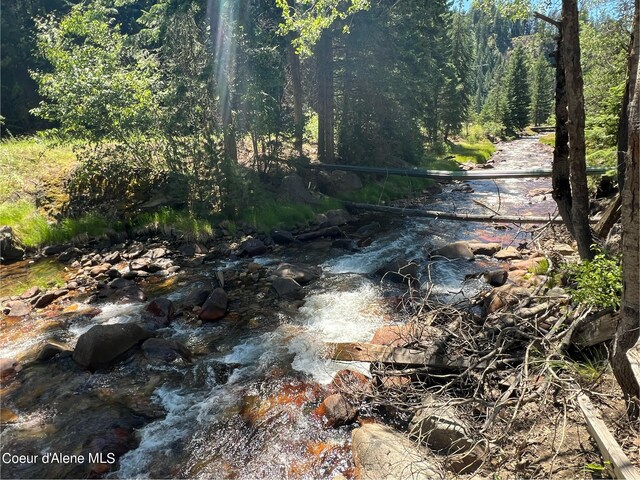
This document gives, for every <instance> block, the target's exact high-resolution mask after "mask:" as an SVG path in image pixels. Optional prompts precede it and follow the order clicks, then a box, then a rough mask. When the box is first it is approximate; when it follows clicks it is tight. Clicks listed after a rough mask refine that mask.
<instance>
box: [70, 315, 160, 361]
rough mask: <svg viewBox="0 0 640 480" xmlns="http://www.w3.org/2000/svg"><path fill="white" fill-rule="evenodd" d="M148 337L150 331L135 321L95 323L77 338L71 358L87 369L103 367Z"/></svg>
mask: <svg viewBox="0 0 640 480" xmlns="http://www.w3.org/2000/svg"><path fill="white" fill-rule="evenodd" d="M149 337H151V333H149V332H147V331H146V330H144V329H143V328H142V327H140V326H139V325H136V324H135V323H118V324H113V325H95V326H93V327H91V329H89V331H88V332H85V333H83V334H82V335H80V338H78V343H77V344H76V348H75V350H74V351H73V359H74V360H75V361H76V363H78V364H79V365H80V366H82V367H84V368H87V369H89V370H96V369H98V368H105V367H108V366H109V365H111V364H112V363H114V362H115V361H116V360H117V359H118V358H119V357H120V356H121V355H123V354H124V353H126V352H127V351H128V350H129V349H131V348H132V347H135V346H136V345H138V344H139V343H140V342H142V341H144V340H146V339H147V338H149Z"/></svg>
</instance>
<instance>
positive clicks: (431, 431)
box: [409, 396, 486, 473]
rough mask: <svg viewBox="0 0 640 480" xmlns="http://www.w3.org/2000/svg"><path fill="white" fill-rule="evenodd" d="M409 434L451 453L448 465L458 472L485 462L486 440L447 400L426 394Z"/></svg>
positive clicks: (472, 468) (466, 471) (464, 471)
mask: <svg viewBox="0 0 640 480" xmlns="http://www.w3.org/2000/svg"><path fill="white" fill-rule="evenodd" d="M409 434H410V435H411V436H412V437H414V438H416V439H417V441H418V442H420V443H423V444H425V445H428V446H429V447H430V448H431V449H433V450H435V451H437V452H438V453H443V454H446V455H448V457H447V460H446V463H445V465H446V467H447V468H449V469H451V470H453V471H454V472H456V473H472V472H474V471H475V470H477V469H478V468H479V467H480V465H482V460H483V458H484V457H485V455H486V448H484V447H483V446H486V442H485V441H482V440H480V441H478V439H476V438H473V437H472V436H471V434H470V430H469V428H468V427H467V425H466V424H465V423H464V422H463V421H462V420H461V419H460V418H459V417H458V416H457V414H456V412H455V409H454V408H453V407H450V406H448V405H446V403H443V402H438V401H436V400H435V399H434V398H433V397H432V396H427V397H426V398H425V399H424V401H423V407H422V408H421V409H419V410H418V411H417V412H416V414H415V415H414V417H413V419H412V420H411V423H410V425H409Z"/></svg>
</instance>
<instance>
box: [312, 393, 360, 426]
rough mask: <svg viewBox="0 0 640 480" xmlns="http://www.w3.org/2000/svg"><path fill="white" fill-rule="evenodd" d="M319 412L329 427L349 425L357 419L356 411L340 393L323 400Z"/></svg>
mask: <svg viewBox="0 0 640 480" xmlns="http://www.w3.org/2000/svg"><path fill="white" fill-rule="evenodd" d="M321 410H322V412H323V415H324V417H325V419H326V422H327V425H328V426H329V427H339V426H340V425H349V424H350V423H353V422H354V421H355V420H356V418H358V409H357V408H356V407H355V406H354V405H352V404H351V403H349V401H348V400H347V399H346V398H345V397H344V396H343V395H342V394H340V393H334V394H333V395H329V396H328V397H327V398H325V399H324V401H323V402H322V409H321Z"/></svg>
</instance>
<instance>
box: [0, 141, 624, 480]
mask: <svg viewBox="0 0 640 480" xmlns="http://www.w3.org/2000/svg"><path fill="white" fill-rule="evenodd" d="M549 159H550V157H549V151H548V150H546V149H545V148H544V147H543V146H540V145H539V144H538V143H537V142H536V141H535V139H534V140H531V139H526V140H522V141H519V142H514V144H512V145H508V146H507V147H505V149H504V153H503V155H502V157H501V156H497V157H496V160H494V162H495V166H496V168H499V167H500V165H501V164H506V165H507V166H508V168H514V167H517V165H518V164H519V163H518V162H520V163H522V162H527V163H529V164H531V163H532V162H534V163H535V162H538V163H540V162H543V163H544V162H548V161H549ZM548 183H549V181H548V180H544V179H542V180H536V181H534V182H530V181H527V180H524V181H523V180H510V181H508V182H505V183H504V184H501V185H500V187H498V186H497V185H496V184H491V183H482V182H470V183H462V184H450V185H445V186H444V187H443V191H442V192H441V193H438V194H435V196H434V194H430V195H429V196H428V197H426V198H423V199H420V200H415V201H414V204H419V205H424V204H430V205H433V204H434V203H435V204H439V205H440V206H443V208H444V207H446V208H449V209H468V210H474V209H483V210H485V209H486V208H487V204H491V205H492V208H495V209H498V210H505V211H509V209H511V211H512V210H513V209H515V210H516V211H517V213H518V214H524V213H532V214H540V213H547V212H550V211H552V210H553V201H552V200H551V198H550V196H549V194H548V191H549V185H548ZM498 188H499V191H500V195H499V199H498V200H496V191H497V189H498ZM472 199H473V200H476V201H475V202H474V201H472ZM478 202H479V203H478ZM41 253H42V255H43V256H44V257H45V260H35V261H36V262H49V263H52V264H54V265H56V272H59V273H58V275H59V276H58V284H57V285H55V286H53V287H51V288H42V287H33V288H25V291H23V292H21V294H20V295H14V296H11V297H10V298H4V299H2V307H3V313H2V318H1V322H2V340H1V342H2V351H3V353H2V357H5V358H3V359H2V364H1V365H0V366H1V369H2V391H1V393H2V412H1V413H2V415H1V420H2V425H3V429H2V434H1V443H2V450H3V452H10V453H12V454H15V455H27V456H31V457H32V458H36V459H39V461H33V462H30V461H26V462H19V461H17V462H12V461H9V462H5V463H3V465H2V476H3V477H5V478H8V477H15V478H38V477H47V478H60V477H67V478H69V477H76V478H77V477H82V478H86V477H92V478H102V477H108V478H122V477H126V478H130V477H151V478H167V477H190V478H191V477H205V478H274V479H275V478H339V477H340V476H344V477H347V478H352V477H354V476H355V477H358V478H435V477H438V476H439V477H442V478H444V477H447V476H451V475H457V474H460V473H462V474H468V473H469V474H470V473H472V472H475V471H477V472H479V473H484V474H488V473H489V472H506V473H507V474H508V475H523V476H536V475H540V474H541V473H542V474H543V476H548V475H551V474H554V475H555V474H557V475H567V474H569V475H571V476H576V472H577V473H578V474H580V473H584V472H583V470H580V467H581V465H583V464H585V463H588V462H591V461H593V462H596V461H597V460H598V456H597V453H596V449H595V448H594V447H593V445H589V444H588V443H589V442H588V434H586V432H585V431H584V427H580V423H579V421H578V420H579V419H578V418H577V416H576V415H575V411H573V413H571V412H570V413H569V414H567V403H566V401H565V397H562V398H561V399H560V400H558V401H559V402H560V403H559V404H558V405H564V410H563V409H562V407H558V406H557V405H556V408H559V410H558V411H560V412H562V411H564V417H557V416H555V417H553V415H552V413H551V412H550V411H546V410H545V409H544V408H543V406H544V405H547V401H546V400H545V399H546V398H547V396H548V395H551V394H552V393H550V392H553V387H559V386H561V385H563V384H562V382H560V381H558V382H551V383H550V384H549V383H548V382H546V383H545V382H543V381H542V378H543V377H544V378H546V375H547V374H548V373H549V372H548V371H546V370H544V369H541V368H538V367H539V365H537V366H536V367H535V369H534V370H535V372H536V373H537V375H539V377H540V379H539V380H538V381H537V384H536V383H535V381H534V382H533V383H532V381H531V377H532V375H531V372H528V371H526V368H525V369H523V367H522V365H526V366H527V368H533V366H532V364H531V363H530V362H529V361H528V360H527V361H525V362H523V360H522V357H523V355H525V354H528V352H529V349H528V347H527V345H528V343H527V342H525V341H523V339H525V340H526V338H527V336H529V337H532V336H534V335H535V336H536V338H538V337H540V338H542V339H544V338H547V336H549V338H551V336H553V335H554V334H555V333H556V331H557V330H558V326H559V325H561V322H560V320H561V316H562V315H561V313H562V314H564V312H565V311H566V309H568V308H570V304H569V299H568V296H567V294H566V292H565V291H564V290H563V289H562V288H560V287H551V286H550V285H548V284H546V281H547V280H548V278H547V275H546V274H547V273H548V272H547V268H543V267H542V266H543V265H549V262H551V264H552V265H554V264H557V263H558V262H561V261H567V259H569V261H570V259H571V258H573V257H575V252H574V249H573V248H572V246H570V245H566V244H564V243H562V242H560V243H559V242H558V241H557V240H553V239H548V238H540V239H538V240H536V241H534V237H532V235H531V234H530V233H527V232H521V231H519V230H517V229H515V228H514V227H513V226H505V225H478V224H459V223H456V222H445V221H438V220H429V221H427V220H424V221H415V220H405V219H401V218H389V217H384V216H372V215H360V216H354V215H352V214H349V213H347V212H345V211H342V210H338V211H334V212H329V213H328V214H327V215H323V216H319V217H318V218H317V221H316V223H315V225H314V227H313V228H309V229H306V230H300V231H293V232H285V231H282V232H272V234H271V235H258V234H256V233H255V232H252V231H250V230H247V231H246V232H241V234H240V235H238V236H236V237H231V236H229V235H225V234H224V233H221V234H220V235H219V236H218V237H214V238H212V239H211V240H210V241H208V242H204V243H198V242H193V241H184V239H176V238H172V237H171V236H167V235H158V234H157V232H147V233H144V232H143V233H142V235H139V236H138V237H136V238H135V239H133V240H132V239H127V238H123V237H114V238H104V239H100V240H96V241H95V242H93V244H89V245H84V246H72V245H65V246H52V247H48V248H47V249H45V250H44V251H43V252H41ZM29 261H33V260H29ZM545 262H546V263H545ZM60 265H62V266H63V269H62V270H60V269H59V268H58V266H60ZM2 268H3V273H2V275H3V277H5V278H12V276H13V275H15V278H18V277H19V275H20V274H21V272H22V271H24V270H25V265H24V264H14V265H12V266H3V267H2ZM540 305H543V307H540ZM515 326H520V327H521V328H514V327H515ZM486 332H491V335H486ZM501 332H502V333H501ZM514 332H515V333H514ZM483 335H485V337H482V336H483ZM470 339H471V340H470ZM503 339H504V340H508V341H505V342H502V340H503ZM463 340H464V341H463ZM497 340H500V341H497ZM353 342H364V343H366V344H367V345H380V346H386V347H394V348H395V347H399V348H407V349H413V350H417V351H418V352H423V353H424V352H425V351H430V350H429V349H430V348H433V347H435V348H439V349H440V350H441V351H440V353H446V354H447V355H459V356H461V357H464V358H466V359H467V360H469V361H471V362H473V361H477V362H476V364H475V367H477V366H478V365H481V364H480V362H485V363H484V364H482V365H481V366H482V368H481V369H480V371H478V369H477V368H475V367H474V368H463V369H462V370H460V369H457V370H455V369H454V370H453V371H452V370H451V369H447V368H444V369H443V368H441V367H442V365H436V367H435V368H433V367H430V368H426V367H425V366H424V365H422V366H421V365H404V366H402V367H398V366H394V365H393V363H391V364H390V363H385V362H377V361H374V362H371V361H366V362H361V361H358V362H354V361H348V362H345V361H333V360H331V359H330V357H331V356H332V353H331V352H330V351H328V349H327V345H328V344H336V343H353ZM469 345H471V346H473V347H474V348H476V350H475V353H471V352H472V349H471V348H470V347H469ZM443 348H444V349H445V350H442V349H443ZM496 349H501V350H500V351H499V352H498V353H497V354H496V353H495V351H496ZM490 354H494V355H493V356H491V355H490ZM483 355H484V356H486V357H487V358H483ZM343 360H344V359H343ZM350 360H357V359H355V358H354V359H350ZM494 361H499V362H501V363H499V365H498V364H495V363H491V362H494ZM465 365H466V364H465ZM468 365H471V364H468ZM496 365H498V367H499V368H498V367H496ZM474 382H475V384H474ZM543 385H544V388H542V386H543ZM607 385H608V386H607V387H606V388H609V387H610V385H609V384H607ZM532 391H533V392H538V394H536V396H532V395H531V392H532ZM556 395H557V392H556ZM465 396H466V398H468V399H469V401H467V402H464V401H460V398H465ZM474 398H475V399H476V400H477V401H476V402H474V401H473V399H474ZM427 399H430V400H429V401H427ZM563 402H565V403H563ZM611 408H612V409H613V410H614V411H616V409H619V405H618V404H613V403H612V406H611ZM514 412H516V413H518V415H515V414H514ZM522 412H525V417H524V419H522V417H521V416H520V414H521V413H522ZM511 414H514V418H513V419H511V420H510V417H509V415H511ZM545 415H546V416H549V417H553V418H554V420H552V421H551V420H550V418H545V419H544V422H545V423H544V424H543V425H542V426H538V427H537V428H536V427H535V425H534V423H535V422H534V420H535V419H543V417H545ZM563 418H564V423H565V425H564V427H565V429H564V430H562V432H566V431H567V428H569V429H571V428H575V432H579V435H578V437H579V438H581V439H583V440H584V442H582V440H580V441H579V442H578V443H576V441H575V437H574V436H572V438H571V440H567V441H565V440H563V441H562V442H561V443H560V447H558V443H557V440H556V437H555V436H554V433H553V428H552V427H554V426H555V427H557V424H558V419H561V420H562V419H563ZM514 419H515V420H514ZM527 422H533V423H527ZM385 425H386V426H385ZM443 425H444V426H443ZM354 427H356V428H355V429H354ZM392 427H393V428H392ZM507 427H508V428H510V429H512V431H513V432H517V434H514V437H513V438H511V439H509V438H504V436H503V435H501V434H500V430H501V429H505V428H507ZM580 428H581V430H580ZM527 429H528V431H529V432H531V434H530V435H529V437H528V438H527V435H523V434H522V432H526V431H527ZM545 429H547V430H545ZM555 431H556V433H557V432H558V431H559V430H557V428H556V430H555ZM401 432H409V433H411V435H412V436H413V438H414V440H416V439H417V440H418V443H423V444H424V445H423V446H420V447H418V446H417V445H416V443H415V442H411V441H409V440H407V438H406V436H403V433H401ZM563 435H564V433H563ZM569 435H573V434H572V433H570V432H569ZM580 435H582V437H580ZM563 438H564V437H563ZM514 439H515V440H517V441H514ZM407 442H409V443H407ZM522 442H524V443H522ZM427 446H429V447H430V448H427ZM51 452H61V453H63V454H68V455H75V456H76V457H74V460H75V461H71V462H50V463H44V462H43V461H42V458H43V455H45V454H47V453H51ZM434 452H436V453H434ZM549 452H551V453H549ZM96 454H102V457H96ZM545 455H548V457H549V458H546V459H545V458H543V457H544V456H545ZM558 455H562V456H563V457H562V458H561V459H560V460H556V459H557V458H558ZM80 457H82V461H79V458H80ZM409 460H411V461H409Z"/></svg>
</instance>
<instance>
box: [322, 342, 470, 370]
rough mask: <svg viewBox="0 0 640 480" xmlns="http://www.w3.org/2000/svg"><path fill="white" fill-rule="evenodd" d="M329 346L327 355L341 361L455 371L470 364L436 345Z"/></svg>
mask: <svg viewBox="0 0 640 480" xmlns="http://www.w3.org/2000/svg"><path fill="white" fill-rule="evenodd" d="M327 347H328V348H327V350H326V352H325V357H326V358H328V359H330V360H337V361H341V362H371V363H387V364H393V365H406V366H423V367H429V368H433V369H437V370H455V371H459V370H465V369H467V368H469V366H470V363H469V360H467V359H466V358H463V357H449V356H447V355H442V354H438V353H436V350H437V349H436V348H435V347H433V348H430V349H428V350H417V349H413V348H403V347H389V346H386V345H375V344H373V343H362V342H347V343H328V344H327ZM479 367H480V366H479Z"/></svg>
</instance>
